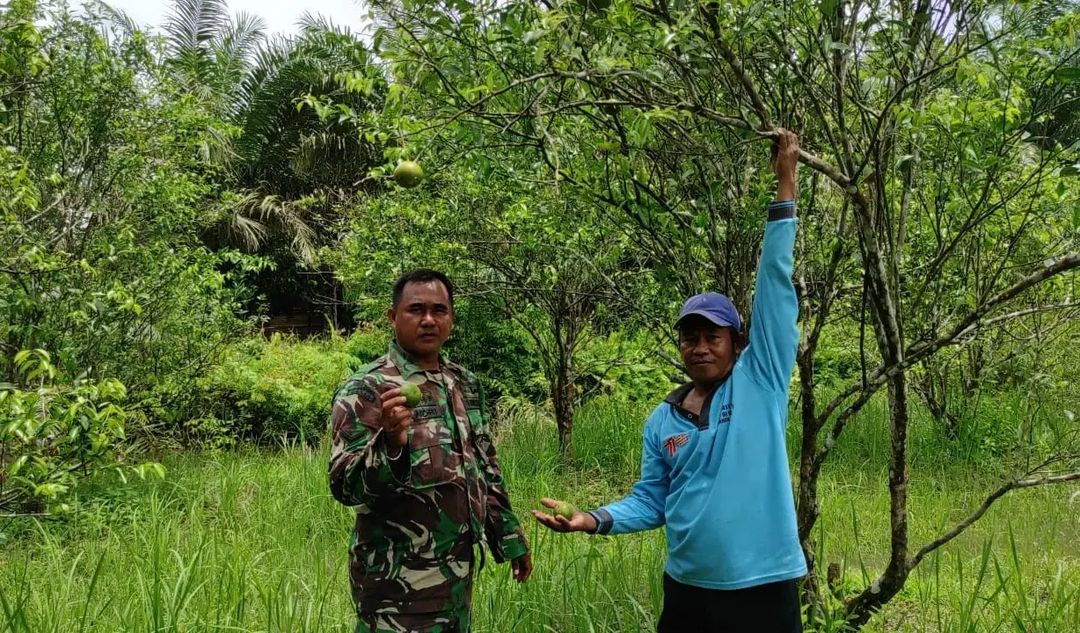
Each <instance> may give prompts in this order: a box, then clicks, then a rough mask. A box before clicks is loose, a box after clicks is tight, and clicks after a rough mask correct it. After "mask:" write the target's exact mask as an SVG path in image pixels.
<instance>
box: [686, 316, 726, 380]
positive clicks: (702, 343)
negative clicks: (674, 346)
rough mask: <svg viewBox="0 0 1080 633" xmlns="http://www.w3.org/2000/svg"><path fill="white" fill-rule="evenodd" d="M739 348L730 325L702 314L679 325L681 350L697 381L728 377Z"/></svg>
mask: <svg viewBox="0 0 1080 633" xmlns="http://www.w3.org/2000/svg"><path fill="white" fill-rule="evenodd" d="M737 351H738V350H737V349H736V347H735V340H734V337H733V336H732V332H731V328H727V327H718V326H716V325H714V324H712V323H711V322H709V321H708V320H707V319H704V318H700V317H696V318H690V319H688V320H687V321H686V323H684V324H683V326H682V327H681V328H679V353H680V354H682V359H683V364H684V365H685V366H686V373H687V374H689V375H690V379H691V380H693V381H694V382H699V383H713V382H717V381H719V380H720V379H722V378H724V377H726V376H727V375H728V374H729V373H731V368H732V366H733V365H734V364H735V356H736V352H737Z"/></svg>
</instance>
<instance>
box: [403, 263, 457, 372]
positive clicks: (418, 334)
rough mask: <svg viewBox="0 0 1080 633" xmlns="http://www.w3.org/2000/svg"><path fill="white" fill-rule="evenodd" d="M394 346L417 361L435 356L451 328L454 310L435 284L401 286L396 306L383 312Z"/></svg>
mask: <svg viewBox="0 0 1080 633" xmlns="http://www.w3.org/2000/svg"><path fill="white" fill-rule="evenodd" d="M387 316H388V317H389V318H390V322H391V323H393V324H394V334H395V336H396V337H397V342H398V345H400V346H401V348H402V349H404V350H405V351H406V352H408V353H409V354H411V355H413V356H415V357H417V358H431V357H433V356H437V355H438V354H439V350H441V349H442V346H443V343H446V339H448V338H449V337H450V330H452V329H453V328H454V309H453V308H452V307H451V306H450V296H449V294H448V293H447V292H446V286H444V285H442V283H441V282H439V281H412V282H409V283H407V284H405V287H404V288H403V289H402V292H401V299H400V300H399V301H398V304H397V306H394V307H391V308H390V309H389V310H388V311H387Z"/></svg>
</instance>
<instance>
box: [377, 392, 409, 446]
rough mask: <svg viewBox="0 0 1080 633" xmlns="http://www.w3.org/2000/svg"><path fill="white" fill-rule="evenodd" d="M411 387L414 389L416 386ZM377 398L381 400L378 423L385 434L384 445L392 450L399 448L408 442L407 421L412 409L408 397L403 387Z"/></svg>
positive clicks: (383, 393)
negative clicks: (380, 417)
mask: <svg viewBox="0 0 1080 633" xmlns="http://www.w3.org/2000/svg"><path fill="white" fill-rule="evenodd" d="M412 387H413V388H414V389H415V388H416V385H412ZM418 391H419V390H418ZM379 398H380V399H381V400H382V419H381V420H380V422H381V424H382V429H383V433H385V434H386V443H387V445H388V446H390V448H392V449H398V448H401V447H403V446H405V444H407V443H408V441H409V420H410V419H411V418H412V409H411V408H410V407H409V405H408V403H409V399H408V396H407V395H406V394H405V393H404V388H403V387H394V388H392V389H387V390H386V391H384V392H382V393H381V394H379ZM417 400H419V399H417Z"/></svg>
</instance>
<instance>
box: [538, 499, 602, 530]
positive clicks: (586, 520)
mask: <svg viewBox="0 0 1080 633" xmlns="http://www.w3.org/2000/svg"><path fill="white" fill-rule="evenodd" d="M540 503H542V504H543V505H544V507H546V508H551V509H552V510H554V509H555V508H556V507H558V506H559V504H560V503H562V502H561V501H556V500H555V499H541V500H540ZM532 514H533V516H534V517H536V520H537V521H539V522H540V524H541V525H543V526H544V527H546V528H548V529H550V530H554V531H556V532H595V531H596V527H597V525H596V519H594V518H593V516H592V515H591V514H589V513H588V512H582V511H580V510H574V513H573V514H572V515H570V518H566V517H564V516H559V515H557V514H546V513H544V512H540V511H538V510H533V511H532Z"/></svg>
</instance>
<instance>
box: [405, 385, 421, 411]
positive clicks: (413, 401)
mask: <svg viewBox="0 0 1080 633" xmlns="http://www.w3.org/2000/svg"><path fill="white" fill-rule="evenodd" d="M401 395H403V396H405V406H407V407H409V408H410V409H411V408H413V407H415V406H416V405H418V404H420V400H421V398H423V397H424V396H423V394H421V393H420V387H417V386H416V385H414V384H412V383H411V382H407V383H405V384H404V385H401Z"/></svg>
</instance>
